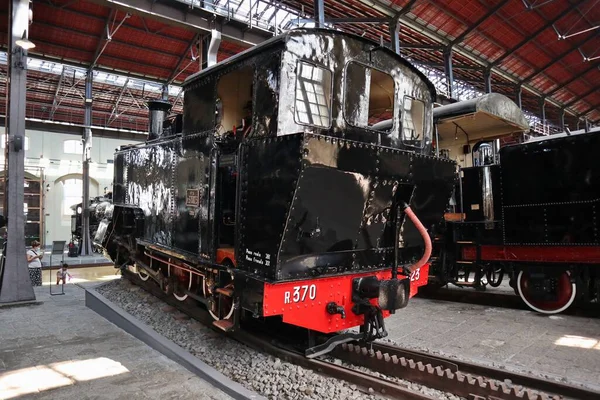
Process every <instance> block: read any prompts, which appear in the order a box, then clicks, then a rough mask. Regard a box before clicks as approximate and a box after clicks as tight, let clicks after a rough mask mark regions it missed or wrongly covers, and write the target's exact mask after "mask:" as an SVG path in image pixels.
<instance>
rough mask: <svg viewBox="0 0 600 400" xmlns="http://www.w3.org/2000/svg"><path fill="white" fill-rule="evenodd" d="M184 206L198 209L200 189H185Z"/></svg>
mask: <svg viewBox="0 0 600 400" xmlns="http://www.w3.org/2000/svg"><path fill="white" fill-rule="evenodd" d="M185 205H186V206H191V207H198V206H199V205H200V189H187V193H186V195H185Z"/></svg>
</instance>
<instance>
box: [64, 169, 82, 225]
mask: <svg viewBox="0 0 600 400" xmlns="http://www.w3.org/2000/svg"><path fill="white" fill-rule="evenodd" d="M62 184H63V201H62V210H63V211H62V213H63V215H64V216H71V215H73V210H72V209H71V206H74V205H75V204H79V203H81V199H82V197H81V196H82V193H83V181H82V180H81V179H76V178H75V179H65V180H64V181H62Z"/></svg>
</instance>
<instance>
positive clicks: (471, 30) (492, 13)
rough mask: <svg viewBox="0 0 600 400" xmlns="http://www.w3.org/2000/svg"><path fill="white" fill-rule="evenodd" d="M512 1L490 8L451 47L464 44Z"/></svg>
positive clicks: (504, 0) (453, 41) (507, 0)
mask: <svg viewBox="0 0 600 400" xmlns="http://www.w3.org/2000/svg"><path fill="white" fill-rule="evenodd" d="M509 1H510V0H503V1H501V2H499V3H498V4H496V5H495V6H494V7H492V8H490V9H489V10H488V12H487V13H485V14H484V15H482V16H481V18H479V19H478V20H477V21H475V22H474V23H473V25H471V26H469V27H467V29H465V30H464V31H463V32H462V33H461V34H460V35H458V36H457V37H456V38H455V39H454V40H452V41H451V42H450V46H454V45H456V44H458V43H462V42H463V40H465V38H466V37H467V36H468V35H469V34H470V33H471V32H473V31H474V30H475V29H477V28H479V26H480V25H481V24H483V23H484V22H485V21H486V20H487V19H488V18H489V17H491V16H492V15H494V14H495V13H496V12H497V11H498V10H500V9H501V8H502V7H503V6H504V5H505V4H506V3H508V2H509Z"/></svg>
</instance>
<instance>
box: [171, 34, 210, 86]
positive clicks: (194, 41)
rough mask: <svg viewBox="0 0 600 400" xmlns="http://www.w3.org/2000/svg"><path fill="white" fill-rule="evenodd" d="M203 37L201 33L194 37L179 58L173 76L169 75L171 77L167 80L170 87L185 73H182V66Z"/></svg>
mask: <svg viewBox="0 0 600 400" xmlns="http://www.w3.org/2000/svg"><path fill="white" fill-rule="evenodd" d="M202 36H203V34H202V33H201V32H196V34H195V35H194V38H193V39H192V40H191V41H190V44H189V45H188V47H187V48H186V49H185V52H184V53H183V54H182V55H181V57H179V60H178V61H177V64H176V66H175V69H174V70H173V72H171V75H169V77H168V78H167V85H170V84H171V83H173V81H174V80H175V78H177V77H178V76H179V74H181V73H182V72H183V71H181V66H182V65H183V62H184V61H185V60H186V59H187V57H188V55H189V54H190V52H191V51H192V48H193V47H195V46H196V45H197V44H198V41H199V40H200V39H201V38H202ZM190 59H191V57H190ZM186 68H187V67H186Z"/></svg>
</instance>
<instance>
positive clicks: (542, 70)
mask: <svg viewBox="0 0 600 400" xmlns="http://www.w3.org/2000/svg"><path fill="white" fill-rule="evenodd" d="M599 36H600V35H599V34H595V35H591V36H588V38H587V39H585V40H583V41H582V42H579V43H578V44H576V45H575V46H573V47H570V48H569V49H568V50H567V51H563V52H562V53H561V54H560V55H558V56H556V57H554V59H553V60H552V61H550V62H549V63H547V64H545V65H544V66H543V67H542V68H538V69H536V70H534V71H533V72H532V73H531V74H529V75H527V76H526V77H525V78H523V79H521V81H520V82H519V84H523V83H525V82H529V81H530V80H531V79H532V78H533V77H535V76H537V75H539V74H541V73H542V72H544V71H545V70H547V69H548V68H550V67H551V66H553V65H554V64H556V63H558V62H561V61H562V60H563V58H565V57H566V56H568V55H569V54H571V53H572V52H574V51H577V48H579V47H581V46H583V45H585V44H586V43H587V42H589V41H591V40H592V39H596V38H597V37H599ZM575 75H576V74H575Z"/></svg>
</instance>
